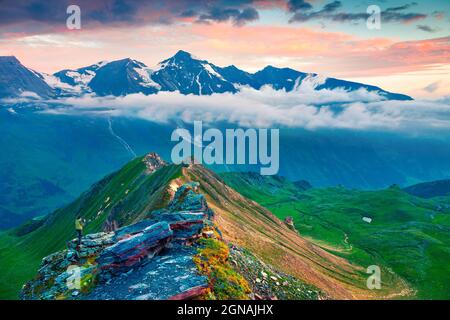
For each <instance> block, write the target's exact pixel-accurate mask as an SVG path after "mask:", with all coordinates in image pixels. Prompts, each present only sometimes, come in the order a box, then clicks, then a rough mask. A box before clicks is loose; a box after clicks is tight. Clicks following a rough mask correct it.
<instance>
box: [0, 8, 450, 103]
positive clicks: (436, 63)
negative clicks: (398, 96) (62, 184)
mask: <svg viewBox="0 0 450 320" xmlns="http://www.w3.org/2000/svg"><path fill="white" fill-rule="evenodd" d="M71 4H75V5H78V6H79V8H80V17H81V28H80V29H69V28H68V27H67V25H66V20H67V18H68V17H69V14H67V12H66V10H67V7H68V6H69V5H71ZM373 5H375V6H378V8H379V9H380V11H381V13H380V24H379V28H369V27H368V26H367V23H366V21H367V19H368V18H369V15H368V14H367V9H368V7H369V6H373ZM372 18H373V17H372ZM372 18H371V20H370V21H375V20H373V19H372ZM371 26H373V24H371ZM180 49H181V50H185V51H188V52H191V53H192V54H194V55H195V56H198V57H201V58H203V59H206V60H208V61H209V62H211V63H214V64H216V65H219V66H226V65H231V64H234V65H236V66H237V67H239V68H241V69H244V70H246V71H249V72H254V71H256V70H259V69H262V68H263V67H265V66H266V65H273V66H277V67H290V68H294V69H297V70H300V71H304V72H316V73H320V74H323V75H325V76H332V77H337V78H342V79H347V80H353V81H359V82H364V83H368V84H373V85H377V86H380V87H382V88H383V89H386V90H389V91H393V92H400V93H405V94H409V95H411V96H413V97H415V98H427V99H428V98H430V99H437V98H441V97H445V96H449V95H450V1H445V0H427V1H423V0H415V1H414V0H412V1H410V0H392V1H390V0H378V1H375V0H368V1H366V0H354V1H353V0H273V1H269V0H216V1H214V0H195V1H194V0H178V1H176V0H174V1H162V0H153V1H145V2H144V1H138V0H129V1H125V0H98V1H87V0H82V1H77V0H71V1H66V0H47V1H31V0H0V55H14V56H16V57H17V58H18V59H19V60H20V61H21V62H22V63H23V64H24V65H25V66H27V67H30V68H32V69H35V70H37V71H41V72H47V73H53V72H56V71H59V70H61V69H73V68H79V67H83V66H87V65H90V64H93V63H96V62H99V61H104V60H107V61H112V60H116V59H122V58H126V57H129V58H133V59H136V60H139V61H142V62H143V63H145V64H147V65H148V66H150V67H152V66H153V65H156V64H157V63H158V62H160V61H161V60H164V59H166V58H168V57H170V56H172V55H173V54H175V53H176V52H177V51H178V50H180Z"/></svg>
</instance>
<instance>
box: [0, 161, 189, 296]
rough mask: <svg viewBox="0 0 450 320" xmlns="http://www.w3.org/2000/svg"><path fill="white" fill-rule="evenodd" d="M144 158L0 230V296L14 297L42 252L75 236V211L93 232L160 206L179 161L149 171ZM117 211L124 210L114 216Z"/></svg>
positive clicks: (174, 175)
mask: <svg viewBox="0 0 450 320" xmlns="http://www.w3.org/2000/svg"><path fill="white" fill-rule="evenodd" d="M142 160H143V157H139V158H136V159H134V160H133V161H131V162H130V163H128V164H127V165H125V166H124V167H123V168H122V169H120V170H119V171H118V172H116V173H113V174H111V175H109V176H107V177H105V178H104V179H103V180H101V181H100V182H98V183H96V184H95V185H93V186H92V187H91V189H90V190H89V191H87V192H85V193H84V194H82V195H81V196H80V197H79V198H78V199H77V200H76V201H74V202H73V203H71V204H69V205H68V206H66V207H64V208H62V209H59V210H56V211H55V212H53V213H52V214H50V215H49V216H47V217H46V218H44V220H41V221H35V222H34V223H27V224H25V225H23V226H22V227H19V228H17V229H15V230H13V231H10V232H7V233H6V232H4V233H2V234H0V299H15V298H17V293H18V291H19V290H20V288H21V286H22V285H23V284H24V283H25V281H27V280H29V279H31V278H32V277H33V276H34V275H35V273H36V270H37V267H38V266H39V264H40V262H41V259H42V257H44V256H46V255H48V254H51V253H53V252H55V251H58V250H61V249H63V248H64V247H65V245H66V242H67V241H68V240H70V239H72V238H74V237H75V231H74V219H75V216H76V215H77V214H78V213H80V214H81V215H82V216H83V217H84V218H85V219H86V220H87V221H88V223H87V225H86V228H85V232H86V233H94V232H99V231H101V230H104V229H105V228H106V229H107V228H108V224H115V225H119V226H120V225H126V224H129V223H131V222H133V221H136V220H139V219H141V218H142V217H145V215H146V214H147V213H148V211H150V210H151V209H156V208H159V207H162V206H164V205H165V204H166V201H167V198H168V195H167V194H166V190H167V184H168V183H169V182H170V181H171V180H172V179H174V178H176V177H177V176H179V175H180V172H181V166H175V165H171V166H165V167H162V168H161V169H160V170H157V171H156V172H154V173H153V174H151V175H148V174H145V172H146V169H147V168H146V165H145V163H144V162H143V161H142ZM118 211H120V212H126V214H121V215H120V216H118V215H116V213H117V212H118ZM33 229H34V230H33Z"/></svg>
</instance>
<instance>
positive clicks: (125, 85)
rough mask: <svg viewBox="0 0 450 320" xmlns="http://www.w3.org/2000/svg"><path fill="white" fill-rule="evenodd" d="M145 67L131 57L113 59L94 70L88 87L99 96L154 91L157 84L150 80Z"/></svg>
mask: <svg viewBox="0 0 450 320" xmlns="http://www.w3.org/2000/svg"><path fill="white" fill-rule="evenodd" d="M147 69H148V68H147V66H146V65H144V64H143V63H142V62H139V61H136V60H132V59H123V60H118V61H113V62H110V63H108V64H106V65H105V66H103V67H102V68H100V69H98V70H97V71H96V74H95V77H94V78H92V80H91V81H90V82H89V87H90V88H91V89H92V91H93V92H95V93H97V94H98V95H101V96H106V95H113V96H123V95H127V94H131V93H144V94H152V93H156V92H157V91H158V88H159V85H158V84H156V83H153V81H151V79H150V74H149V73H148V70H147Z"/></svg>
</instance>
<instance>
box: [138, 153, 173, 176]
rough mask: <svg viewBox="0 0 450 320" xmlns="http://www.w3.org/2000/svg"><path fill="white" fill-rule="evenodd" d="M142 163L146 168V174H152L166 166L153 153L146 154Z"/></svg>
mask: <svg viewBox="0 0 450 320" xmlns="http://www.w3.org/2000/svg"><path fill="white" fill-rule="evenodd" d="M143 161H144V163H145V166H146V167H147V171H146V172H147V174H150V173H153V172H155V171H156V170H158V169H159V168H161V167H163V166H165V165H167V162H165V161H164V160H163V159H162V158H161V157H160V156H159V155H158V154H156V153H154V152H151V153H149V154H147V155H146V156H145V157H144V160H143Z"/></svg>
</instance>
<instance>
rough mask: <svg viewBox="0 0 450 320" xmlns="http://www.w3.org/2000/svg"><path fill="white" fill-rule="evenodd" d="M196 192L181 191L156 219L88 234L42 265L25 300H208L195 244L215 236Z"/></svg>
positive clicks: (25, 290) (27, 286) (27, 288)
mask: <svg viewBox="0 0 450 320" xmlns="http://www.w3.org/2000/svg"><path fill="white" fill-rule="evenodd" d="M196 187H197V184H196V183H188V184H184V185H182V186H181V187H180V188H179V189H178V190H177V192H176V193H175V196H174V198H173V200H172V201H171V202H170V203H169V206H168V208H167V209H164V210H158V211H156V212H154V213H152V214H151V216H152V219H146V220H143V221H140V222H138V223H135V224H132V225H129V226H125V227H122V228H120V229H118V230H115V231H113V232H108V233H106V232H100V233H95V234H88V235H86V236H84V237H83V238H82V240H81V244H80V245H78V243H77V240H76V239H74V240H72V241H70V242H69V243H68V245H67V249H66V250H63V251H60V252H57V253H54V254H52V255H50V256H47V257H45V258H44V259H43V260H42V264H41V267H40V268H39V271H38V275H37V276H36V278H35V279H33V280H32V281H29V282H28V283H26V284H25V286H24V288H23V290H22V292H21V298H22V299H103V300H110V299H132V300H134V299H138V300H142V299H178V298H184V299H185V298H193V297H196V296H199V295H201V294H204V293H205V292H206V291H207V290H208V288H209V284H208V279H207V277H206V276H205V275H202V274H200V273H199V271H198V269H197V267H196V264H195V263H194V256H195V255H196V254H197V247H198V246H199V245H200V244H199V243H195V241H198V240H199V239H200V238H202V237H206V238H207V237H210V236H211V235H213V234H214V232H213V231H212V230H213V229H214V228H213V227H212V222H211V218H212V214H213V212H212V211H211V210H210V209H209V208H208V206H207V204H206V201H205V199H204V196H203V195H201V194H197V193H196V191H195V190H196ZM183 209H185V210H183ZM179 210H180V211H179ZM190 210H192V211H190ZM208 231H211V232H208Z"/></svg>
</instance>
